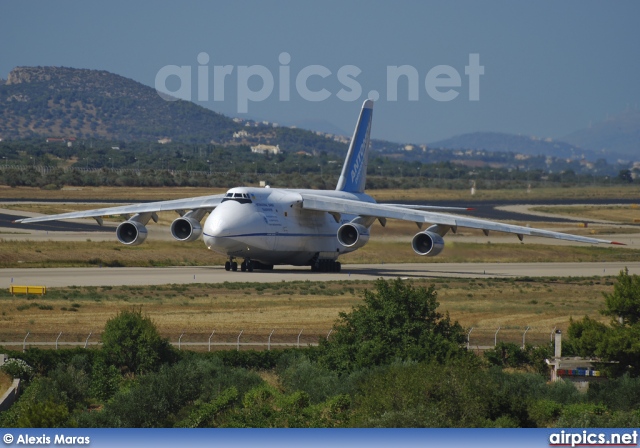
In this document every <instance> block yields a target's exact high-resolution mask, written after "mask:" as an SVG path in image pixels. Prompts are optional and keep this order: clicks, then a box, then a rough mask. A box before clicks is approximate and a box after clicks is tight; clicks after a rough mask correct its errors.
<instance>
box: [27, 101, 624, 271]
mask: <svg viewBox="0 0 640 448" xmlns="http://www.w3.org/2000/svg"><path fill="white" fill-rule="evenodd" d="M372 116H373V101H372V100H366V101H364V103H363V105H362V109H361V111H360V115H359V117H358V121H357V123H356V127H355V130H354V132H353V137H352V139H351V142H350V144H349V149H348V151H347V156H346V159H345V162H344V165H343V167H342V172H341V174H340V178H339V180H338V184H337V186H336V188H335V190H306V189H281V188H270V187H268V186H267V187H264V188H258V187H236V188H231V189H230V190H228V191H227V192H226V194H219V195H210V196H201V197H194V198H188V199H177V200H170V201H159V202H151V203H144V204H135V205H125V206H117V207H108V208H101V209H96V210H88V211H81V212H70V213H62V214H57V215H45V216H40V217H34V218H24V219H19V220H16V222H22V223H33V222H41V221H51V220H61V219H75V218H87V217H91V218H94V219H95V220H96V221H97V222H98V224H100V225H102V224H103V217H104V216H114V215H122V216H124V217H125V218H126V220H125V221H124V222H122V223H120V224H119V225H118V227H117V228H116V237H117V239H118V241H120V242H121V243H122V244H125V245H127V246H136V245H138V244H141V243H143V242H144V241H145V240H146V238H147V228H146V226H147V224H148V222H149V220H150V219H153V220H154V221H155V222H157V221H158V216H157V213H158V212H162V211H175V212H177V213H178V215H179V217H178V218H177V219H175V220H174V221H173V222H172V223H171V227H170V230H171V235H172V236H173V238H175V239H176V240H178V241H185V242H188V241H195V240H197V239H198V238H200V236H202V239H203V241H204V244H205V245H206V246H207V248H209V249H210V250H212V251H215V252H217V253H219V254H222V255H224V256H226V257H228V260H227V261H226V262H225V269H226V270H227V271H237V270H238V261H237V260H242V261H241V263H240V270H241V271H250V272H251V271H253V270H254V269H262V270H272V269H273V267H274V265H296V266H310V267H311V270H312V271H321V272H340V270H341V263H340V261H338V258H339V257H340V256H341V255H343V254H346V253H349V252H353V251H355V250H357V249H359V248H361V247H363V246H364V245H365V244H367V242H368V241H369V237H370V228H371V226H372V225H373V224H374V222H375V221H376V220H377V221H379V222H380V224H381V225H382V226H385V225H386V224H387V220H388V219H399V220H404V221H413V222H415V223H416V224H417V226H418V229H419V230H420V231H419V232H418V233H417V234H416V235H415V236H414V237H413V239H412V241H411V247H412V248H413V250H414V252H415V253H417V254H418V255H422V256H428V257H433V256H436V255H438V254H440V253H441V252H442V250H443V249H444V245H445V243H444V236H445V235H446V234H447V233H448V232H449V231H451V232H453V233H455V232H456V231H457V229H458V227H466V228H473V229H481V230H482V231H483V232H484V234H485V235H487V236H488V235H489V232H490V231H498V232H506V233H513V234H516V235H517V236H518V238H519V239H520V241H522V240H523V237H524V235H527V236H537V237H547V238H557V239H561V240H567V241H575V242H581V243H591V244H594V243H595V244H597V243H601V244H620V245H622V243H617V242H615V241H608V240H602V239H597V238H590V237H584V236H578V235H571V234H567V233H561V232H553V231H549V230H541V229H534V228H530V227H523V226H517V225H512V224H503V223H500V222H495V221H489V220H484V219H477V218H472V217H467V216H461V215H458V214H454V213H453V212H458V211H462V210H469V209H464V208H457V207H440V206H423V205H400V204H378V203H377V202H376V201H375V200H374V199H373V198H372V197H371V196H369V195H367V194H366V193H365V182H366V174H367V161H368V155H369V148H370V144H369V136H370V132H371V122H372ZM207 214H208V216H207V217H206V219H204V218H205V216H206V215H207ZM203 219H204V225H203V224H202V221H203ZM427 223H428V224H430V226H429V227H428V228H427V229H426V230H422V228H423V226H424V225H425V224H427Z"/></svg>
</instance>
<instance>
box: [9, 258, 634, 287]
mask: <svg viewBox="0 0 640 448" xmlns="http://www.w3.org/2000/svg"><path fill="white" fill-rule="evenodd" d="M625 267H626V268H628V269H629V273H630V274H638V275H640V262H632V263H625V262H602V263H597V262H596V263H409V264H359V265H343V268H342V272H340V273H317V272H311V271H310V269H309V268H308V267H300V268H296V267H287V266H283V267H276V268H275V269H274V270H273V271H264V272H263V271H254V272H240V271H238V272H227V271H225V270H224V268H223V267H221V266H199V267H198V266H196V267H191V266H190V267H166V268H155V267H154V268H99V267H92V268H50V269H2V270H0V286H1V287H4V288H8V287H9V286H10V285H12V284H13V285H30V286H31V285H34V286H46V287H48V288H52V287H69V286H124V285H126V286H144V285H164V284H189V283H224V282H259V283H268V282H282V281H285V282H290V281H305V280H311V281H336V280H375V279H377V278H386V279H390V278H402V279H429V278H443V277H462V278H517V277H527V276H528V277H592V276H616V275H618V273H619V272H620V271H621V270H623V269H625Z"/></svg>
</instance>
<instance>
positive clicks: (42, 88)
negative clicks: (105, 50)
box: [0, 67, 346, 155]
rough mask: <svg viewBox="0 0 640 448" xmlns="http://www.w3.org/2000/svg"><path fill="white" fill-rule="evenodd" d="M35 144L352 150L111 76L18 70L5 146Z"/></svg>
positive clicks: (8, 92)
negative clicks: (66, 141) (77, 141)
mask: <svg viewBox="0 0 640 448" xmlns="http://www.w3.org/2000/svg"><path fill="white" fill-rule="evenodd" d="M240 130H242V131H244V132H241V133H240V134H242V136H241V137H237V135H238V131H240ZM234 134H236V136H235V137H234ZM33 137H38V138H40V137H42V138H48V137H63V138H70V137H75V138H83V139H84V138H96V139H102V140H109V141H129V142H130V141H156V140H159V139H167V141H168V140H171V141H174V142H189V143H207V144H208V143H217V144H222V145H231V146H238V145H244V146H250V145H254V144H258V143H266V144H271V145H280V148H281V149H282V150H283V151H287V152H298V151H303V152H306V153H317V152H322V151H324V152H327V153H333V154H340V155H342V154H344V152H345V150H346V145H345V142H344V141H341V140H339V139H338V140H336V139H334V138H329V137H327V136H324V135H318V133H316V132H311V131H306V130H303V129H292V128H287V127H274V125H272V124H271V123H266V122H259V123H258V122H254V121H251V120H238V119H231V118H229V117H226V116H224V115H221V114H218V113H216V112H213V111H212V110H209V109H206V108H204V107H201V106H198V105H197V104H194V103H191V102H188V101H182V100H177V101H165V100H164V99H162V98H161V97H160V95H159V94H158V93H157V92H156V90H155V89H153V88H151V87H148V86H145V85H143V84H141V83H138V82H136V81H133V80H131V79H128V78H125V77H123V76H119V75H115V74H113V73H109V72H106V71H99V70H86V69H75V68H67V67H17V68H15V69H14V70H12V71H11V73H10V74H9V77H8V79H7V80H6V81H5V82H0V139H2V138H4V139H24V138H33Z"/></svg>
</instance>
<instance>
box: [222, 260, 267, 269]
mask: <svg viewBox="0 0 640 448" xmlns="http://www.w3.org/2000/svg"><path fill="white" fill-rule="evenodd" d="M254 269H262V270H263V271H272V270H273V265H272V264H264V263H260V262H259V261H253V260H251V259H250V258H245V259H244V261H243V262H242V263H240V270H241V271H242V272H246V271H249V272H253V270H254ZM224 270H225V271H234V272H235V271H237V270H238V263H237V262H236V261H233V258H230V259H229V261H227V262H225V264H224Z"/></svg>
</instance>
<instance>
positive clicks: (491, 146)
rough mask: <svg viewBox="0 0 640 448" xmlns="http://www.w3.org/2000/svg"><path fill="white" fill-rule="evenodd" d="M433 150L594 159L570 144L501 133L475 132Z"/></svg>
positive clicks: (442, 142) (455, 138) (438, 144)
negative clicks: (481, 151)
mask: <svg viewBox="0 0 640 448" xmlns="http://www.w3.org/2000/svg"><path fill="white" fill-rule="evenodd" d="M429 146H430V147H432V148H446V149H475V150H490V151H498V152H514V153H519V154H527V155H532V156H540V155H545V156H553V157H559V158H567V159H569V158H571V159H573V158H581V157H582V156H585V157H587V158H592V157H593V154H592V153H591V151H586V150H584V149H582V148H579V147H577V146H573V145H571V144H569V143H565V142H561V141H556V140H552V139H541V138H538V137H531V136H524V135H514V134H505V133H501V132H473V133H469V134H462V135H458V136H455V137H451V138H448V139H446V140H440V141H437V142H433V143H431V144H429Z"/></svg>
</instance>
